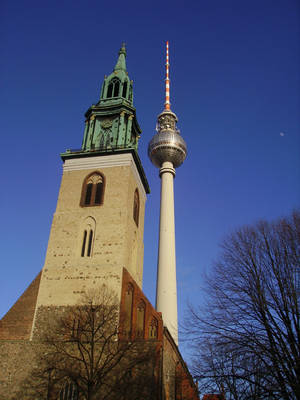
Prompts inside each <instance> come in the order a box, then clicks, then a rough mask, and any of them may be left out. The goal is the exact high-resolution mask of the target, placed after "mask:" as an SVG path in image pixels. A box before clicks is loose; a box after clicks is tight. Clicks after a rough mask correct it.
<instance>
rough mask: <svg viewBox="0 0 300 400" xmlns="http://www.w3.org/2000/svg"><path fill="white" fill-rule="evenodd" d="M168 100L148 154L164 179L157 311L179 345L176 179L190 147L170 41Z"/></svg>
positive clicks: (167, 57)
mask: <svg viewBox="0 0 300 400" xmlns="http://www.w3.org/2000/svg"><path fill="white" fill-rule="evenodd" d="M166 50H167V56H166V100H165V108H164V110H163V112H162V113H161V114H159V116H158V117H157V126H156V130H157V133H156V134H155V135H154V136H153V138H152V140H151V141H150V143H149V146H148V156H149V158H150V160H151V161H152V163H153V164H154V165H155V166H156V167H158V168H159V176H160V178H161V194H160V223H159V247H158V262H157V283H156V310H157V311H159V312H161V313H162V317H163V321H164V324H165V326H166V327H167V328H168V330H169V331H170V333H171V335H172V337H173V339H174V341H175V342H176V344H178V322H177V289H176V286H177V285H176V255H175V218H174V189H173V180H174V177H175V168H177V167H179V166H180V165H181V164H182V163H183V161H184V160H185V157H186V153H187V148H186V144H185V141H184V140H183V139H182V137H181V136H180V132H179V130H178V129H177V127H176V123H177V121H178V119H177V116H176V114H174V113H173V112H172V111H171V107H170V80H169V66H170V64H169V42H167V43H166Z"/></svg>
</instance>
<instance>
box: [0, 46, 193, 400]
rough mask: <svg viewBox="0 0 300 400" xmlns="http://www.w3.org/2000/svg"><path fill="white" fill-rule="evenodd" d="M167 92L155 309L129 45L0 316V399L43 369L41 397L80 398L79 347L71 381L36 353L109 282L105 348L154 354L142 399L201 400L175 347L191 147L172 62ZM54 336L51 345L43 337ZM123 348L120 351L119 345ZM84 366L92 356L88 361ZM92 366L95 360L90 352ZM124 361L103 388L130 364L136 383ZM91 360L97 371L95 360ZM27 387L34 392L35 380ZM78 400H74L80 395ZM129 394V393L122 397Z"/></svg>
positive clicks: (158, 151) (14, 394)
mask: <svg viewBox="0 0 300 400" xmlns="http://www.w3.org/2000/svg"><path fill="white" fill-rule="evenodd" d="M166 89H167V94H166V104H165V109H164V111H163V112H162V113H161V114H160V115H159V116H158V133H157V134H156V135H155V136H154V137H153V139H152V141H151V142H150V145H149V155H150V157H151V160H152V161H153V163H154V164H155V165H156V166H158V167H159V168H160V176H161V182H162V185H161V189H162V192H161V214H160V215H161V217H160V242H159V261H158V284H157V302H156V303H157V307H156V308H157V310H155V309H154V307H153V306H152V304H151V303H150V302H149V300H148V299H147V298H146V296H145V294H144V293H143V291H142V278H143V253H144V244H143V233H144V213H145V202H146V195H147V193H149V186H148V183H147V179H146V177H145V173H144V170H143V167H142V164H141V161H140V159H139V156H138V153H137V148H138V139H139V136H140V133H141V129H140V127H139V125H138V122H137V119H136V113H135V108H134V106H133V83H132V81H131V80H130V79H129V77H128V73H127V69H126V50H125V46H124V45H123V46H122V47H121V49H120V51H119V55H118V60H117V63H116V65H115V68H114V70H113V72H112V73H111V74H110V75H109V76H107V77H105V79H104V82H103V85H102V88H101V93H100V98H99V101H98V102H97V104H93V105H92V106H91V107H90V108H89V109H88V110H87V112H86V114H85V117H86V121H85V129H84V135H83V141H82V146H81V148H80V149H77V150H71V149H69V150H67V151H66V152H65V153H63V154H61V157H62V160H63V175H62V181H61V186H60V190H59V196H58V201H57V206H56V210H55V213H54V216H53V222H52V226H51V231H50V237H49V243H48V249H47V254H46V260H45V265H44V267H43V269H42V271H41V272H40V274H39V275H38V276H37V277H36V279H35V280H34V281H33V282H32V283H31V284H30V286H29V287H28V288H27V289H26V290H25V291H24V293H23V294H22V295H21V296H20V298H19V299H18V300H17V301H16V303H15V304H14V305H13V306H12V307H11V309H10V310H9V311H8V312H7V313H6V315H5V316H4V317H3V318H2V319H1V320H0V363H1V365H2V366H3V368H1V369H0V397H1V399H2V398H3V399H4V398H5V399H7V400H13V399H16V398H20V393H22V396H21V397H22V398H23V395H24V391H23V388H24V383H25V384H26V382H27V383H28V378H30V379H32V378H33V379H34V381H35V380H36V378H37V375H36V374H35V373H34V371H35V370H36V367H37V366H38V368H41V372H42V374H41V376H40V378H38V382H37V384H38V386H39V390H40V389H41V388H42V389H41V390H42V391H41V392H40V391H39V396H38V397H39V398H62V396H64V398H68V399H69V398H71V397H70V396H71V395H70V393H71V392H72V393H73V394H74V393H79V392H76V390H77V389H78V388H79V386H76V385H77V382H75V381H76V380H75V381H74V371H75V372H76V371H77V372H78V370H80V366H82V364H80V361H82V359H80V355H81V356H82V353H81V352H80V351H79V350H78V353H76V351H75V354H76V357H75V359H76V360H77V361H78V362H77V363H76V365H75V366H74V363H73V361H74V358H72V357H71V360H72V363H71V366H72V368H70V370H69V369H68V370H67V371H65V372H64V378H66V379H67V380H66V381H61V380H57V381H56V380H55V379H54V380H53V379H52V380H51V376H52V375H53V370H54V369H55V371H56V370H58V369H59V368H60V367H61V365H60V364H59V360H60V357H59V360H58V361H57V359H56V360H54V361H55V363H54V367H55V368H53V364H51V365H50V366H49V365H48V364H47V365H46V366H45V365H44V367H46V369H44V367H43V363H42V364H41V366H40V365H39V364H38V363H39V361H40V360H41V359H40V357H37V354H38V355H41V351H42V356H44V354H47V346H50V345H51V330H52V329H53V328H54V326H55V324H54V325H53V320H54V321H55V318H54V319H53V317H59V316H60V315H62V316H63V315H64V312H65V311H68V310H69V311H70V310H72V309H75V308H76V307H75V308H74V307H72V306H74V305H80V306H82V305H83V303H84V301H85V300H83V296H82V295H84V294H87V295H88V294H89V291H90V290H92V289H95V290H96V291H98V290H101V288H102V286H103V284H105V285H106V287H107V289H108V291H110V289H111V290H112V291H113V292H114V294H116V296H117V297H118V301H119V305H118V315H119V317H120V318H119V320H118V321H116V320H114V322H116V323H117V325H118V327H117V329H118V337H116V336H117V335H113V336H111V335H109V337H110V338H109V340H108V346H109V347H110V346H111V343H112V342H111V341H113V345H112V346H111V348H112V353H113V349H115V348H117V349H118V343H116V342H118V341H119V343H122V344H124V343H125V344H126V343H127V344H129V345H131V344H136V345H138V347H135V348H133V349H132V352H131V357H133V360H136V359H135V357H136V354H137V353H138V354H140V349H146V350H147V351H146V353H147V354H148V356H149V358H147V357H146V358H145V359H144V367H145V369H146V371H147V374H146V378H147V379H146V382H148V385H147V384H146V389H145V386H144V385H143V384H139V386H138V390H139V393H141V395H140V398H145V396H144V395H145V394H147V396H148V397H147V398H148V399H151V400H162V399H166V400H176V399H178V398H179V397H178V396H179V395H180V396H181V397H182V396H184V398H185V399H187V400H199V398H198V395H197V388H196V386H195V384H194V382H193V379H192V377H191V375H190V373H189V371H188V368H187V366H186V364H185V363H184V361H183V359H182V356H181V354H180V352H179V349H178V346H177V298H176V265H175V235H174V200H173V177H174V175H175V168H176V167H178V166H179V165H180V164H181V163H182V162H183V160H184V157H185V152H186V148H185V144H184V141H183V139H182V138H181V137H180V135H179V134H178V131H177V129H176V122H177V117H176V115H175V114H174V113H173V112H172V111H171V110H170V104H169V81H168V59H167V80H166ZM24 262H25V263H26V260H24ZM70 318H71V322H72V324H71V325H70V327H71V328H70V329H71V331H72V334H71V336H68V335H67V336H65V335H64V334H65V331H63V332H62V333H63V335H64V336H63V339H62V341H63V343H64V341H65V340H66V343H74V341H72V340H71V341H70V337H71V338H73V339H74V337H73V336H72V335H73V332H74V327H76V326H77V328H76V329H75V333H76V332H79V334H80V332H81V330H80V329H79V327H80V324H79V323H78V321H77V317H76V316H74V317H73V320H72V317H70ZM54 330H55V329H54ZM100 330H101V329H100ZM104 331H105V329H104ZM48 333H50V341H48V340H47V335H48ZM45 334H46V335H45ZM100 337H101V336H100ZM45 338H46V340H45ZM84 338H85V339H84V344H85V345H86V344H87V347H88V346H90V348H93V355H95V354H94V350H95V351H96V353H97V352H98V353H97V354H98V355H97V354H96V357H97V359H98V360H100V358H99V357H98V356H99V355H100V354H104V353H105V352H106V351H108V354H107V355H108V358H110V356H111V354H110V351H109V350H107V347H105V345H104V343H102V341H101V340H102V339H101V340H100V341H99V340H98V341H97V346H96V347H97V350H96V347H95V346H94V343H95V342H93V341H91V337H89V336H85V335H84ZM91 342H92V343H91ZM60 343H61V341H60ZM76 343H78V342H76ZM115 345H117V347H115ZM41 346H42V347H41ZM63 346H64V345H63ZM71 348H73V347H72V345H71ZM75 348H77V347H76V346H75ZM125 348H126V346H125ZM137 348H138V349H139V351H137ZM120 349H121V352H122V349H123V350H124V347H123V346H120ZM149 352H150V353H151V354H150V353H149ZM84 354H85V353H84ZM124 354H125V353H123V356H122V357H121V358H123V357H124ZM71 355H73V353H71ZM88 355H89V356H90V355H91V353H88ZM142 355H143V354H142ZM145 355H146V354H145ZM77 356H78V357H77ZM89 356H87V358H88V357H89ZM118 357H119V356H118ZM129 359H130V357H129V358H128V359H127V361H128V360H129ZM63 360H64V359H63ZM83 360H86V358H85V356H83ZM91 360H92V361H93V360H94V358H93V357H92V356H91ZM106 360H107V358H105V359H104V360H102V361H101V362H102V364H101V362H100V361H99V362H97V364H98V367H99V368H100V369H98V371H100V372H101V368H102V366H103V365H104V366H105V365H106ZM127 361H126V357H125V364H122V360H121V359H119V360H118V362H117V364H116V365H115V367H116V369H114V370H113V371H112V370H110V369H108V371H109V374H108V375H104V378H103V376H102V375H101V373H100V372H99V373H100V376H102V378H103V379H104V381H103V382H104V383H105V382H106V383H108V382H109V383H111V381H112V379H111V377H112V376H114V375H113V374H114V372H116V373H118V371H119V372H120V368H121V370H122V368H123V367H126V365H127V367H130V370H128V369H126V370H124V371H123V372H126V374H125V375H122V374H121V377H125V376H126V377H128V379H129V381H130V379H131V378H132V379H133V381H134V379H135V376H136V373H132V374H131V372H132V371H135V372H136V371H137V370H134V368H135V366H136V363H135V361H134V365H133V366H132V365H131V364H130V363H128V362H127ZM56 362H58V366H57V365H56ZM63 363H64V361H63ZM114 363H115V361H114V362H113V364H114ZM92 364H93V368H94V366H95V365H96V364H94V363H93V362H92ZM84 365H85V366H86V364H84ZM20 366H21V368H20ZM140 366H141V365H140ZM127 367H126V368H127ZM131 368H132V369H131ZM85 370H86V368H83V371H85ZM55 371H54V376H55ZM129 372H130V373H129ZM83 374H84V372H83ZM110 374H112V375H110ZM75 375H76V374H75ZM87 375H88V373H87ZM84 376H85V378H87V376H86V375H84ZM94 376H95V375H94ZM118 376H119V375H118ZM119 377H120V376H119ZM43 378H45V379H44V380H43ZM102 378H101V379H102ZM105 379H107V381H105ZM126 379H127V378H126ZM113 381H114V379H113ZM29 382H30V387H31V382H32V380H29ZM70 382H71V383H72V388H73V389H74V388H77V389H74V390H75V391H73V389H72V390H71V389H70V387H71V386H70ZM118 382H119V381H117V385H118ZM143 382H145V381H143ZM40 383H44V386H43V387H42V386H40ZM149 383H150V386H149ZM104 386H105V385H104ZM27 387H28V386H27ZM108 388H109V389H108ZM128 388H129V391H128V393H127V391H126V399H127V398H131V397H130V396H132V393H131V389H132V387H131V386H130V384H129V385H128ZM52 390H54V392H53V396H54V395H55V393H57V394H58V393H59V396H56V395H55V396H54V397H50V393H52ZM78 390H79V389H78ZM98 390H99V392H98V394H99V395H102V394H103V393H102V392H101V390H103V391H104V392H105V393H106V391H107V390H110V384H109V385H108V386H107V387H106V386H105V388H103V386H101V387H99V389H98ZM55 391H56V392H55ZM146 392H147V393H146ZM67 394H68V395H67ZM73 394H72V398H74V399H75V398H77V397H76V396H75V397H74V396H73ZM123 395H125V393H123V394H122V396H121V397H122V398H123ZM127 395H128V396H127ZM51 396H52V395H51ZM101 397H102V396H101ZM24 398H26V399H29V398H30V399H31V398H33V396H32V395H31V393H29V397H28V396H27V397H26V395H25V397H24ZM34 398H36V396H34ZM80 398H81V397H80ZM118 398H119V397H118ZM124 398H125V397H124ZM182 398H183V397H182Z"/></svg>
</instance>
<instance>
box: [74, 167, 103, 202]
mask: <svg viewBox="0 0 300 400" xmlns="http://www.w3.org/2000/svg"><path fill="white" fill-rule="evenodd" d="M103 197H104V176H103V175H102V174H100V173H99V172H94V173H92V174H90V175H88V176H87V177H86V178H85V180H84V182H83V185H82V193H81V201H80V205H81V207H90V206H100V205H101V204H103Z"/></svg>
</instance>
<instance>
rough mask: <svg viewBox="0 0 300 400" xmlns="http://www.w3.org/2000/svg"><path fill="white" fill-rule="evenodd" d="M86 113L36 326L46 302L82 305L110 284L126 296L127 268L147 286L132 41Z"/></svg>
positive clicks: (68, 161)
mask: <svg viewBox="0 0 300 400" xmlns="http://www.w3.org/2000/svg"><path fill="white" fill-rule="evenodd" d="M85 117H86V121H85V130H84V136H83V142H82V147H81V149H78V150H67V151H66V152H65V153H63V154H61V157H62V160H63V162H64V164H63V176H62V182H61V187H60V191H59V196H58V202H57V207H56V211H55V213H54V217H53V223H52V227H51V232H50V238H49V243H48V249H47V255H46V261H45V265H44V268H43V271H42V276H41V282H40V286H39V292H38V297H37V303H36V312H35V325H36V324H37V323H38V315H39V308H40V307H47V306H57V307H60V306H65V305H73V304H76V303H77V302H78V300H79V299H80V297H81V295H82V293H84V292H85V291H86V290H88V289H90V288H93V287H97V286H98V287H99V285H101V284H103V283H105V284H106V285H107V286H108V287H109V288H111V289H113V290H114V291H115V292H116V294H117V295H118V296H119V298H120V296H121V286H122V271H123V268H126V269H127V271H128V272H129V274H130V275H131V277H132V278H133V279H134V280H135V282H136V283H137V284H138V285H139V287H140V288H141V287H142V278H143V253H144V245H143V231H144V212H145V201H146V193H149V186H148V183H147V180H146V177H145V173H144V170H143V167H142V164H141V162H140V159H139V156H138V153H137V147H138V140H139V137H140V133H141V129H140V127H139V124H138V122H137V119H136V113H135V108H134V106H133V82H132V81H131V80H130V79H129V77H128V73H127V70H126V50H125V46H124V45H123V46H122V48H121V49H120V51H119V56H118V60H117V63H116V66H115V68H114V70H113V72H112V73H111V74H110V75H109V76H108V77H105V79H104V82H103V85H102V89H101V94H100V99H99V101H98V103H97V104H93V105H92V106H91V107H90V108H89V109H88V110H87V112H86V114H85ZM33 333H34V327H33V329H32V334H33ZM32 337H33V336H32Z"/></svg>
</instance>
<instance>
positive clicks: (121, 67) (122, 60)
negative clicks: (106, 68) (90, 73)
mask: <svg viewBox="0 0 300 400" xmlns="http://www.w3.org/2000/svg"><path fill="white" fill-rule="evenodd" d="M114 71H125V72H126V47H125V43H124V42H123V43H122V46H121V48H120V50H119V57H118V61H117V64H116V66H115V68H114Z"/></svg>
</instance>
